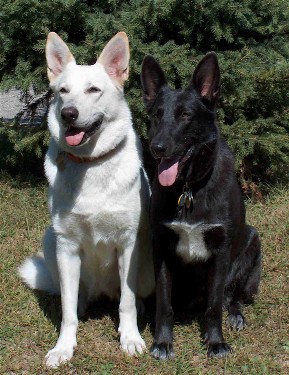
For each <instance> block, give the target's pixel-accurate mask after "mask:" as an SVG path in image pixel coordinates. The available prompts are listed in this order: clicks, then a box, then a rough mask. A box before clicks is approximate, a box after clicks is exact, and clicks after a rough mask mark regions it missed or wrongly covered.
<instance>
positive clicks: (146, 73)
mask: <svg viewBox="0 0 289 375" xmlns="http://www.w3.org/2000/svg"><path fill="white" fill-rule="evenodd" d="M166 84H167V81H166V77H165V74H164V72H163V70H162V68H161V67H160V65H159V64H158V63H157V61H156V60H155V59H154V58H153V56H151V55H147V56H145V57H144V59H143V63H142V69H141V85H142V90H143V100H144V104H145V106H146V107H147V108H148V107H149V106H150V104H151V103H152V102H153V101H154V100H155V98H156V96H157V94H158V92H159V91H160V89H161V87H162V86H164V85H166Z"/></svg>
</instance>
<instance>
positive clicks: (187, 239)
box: [165, 221, 221, 263]
mask: <svg viewBox="0 0 289 375" xmlns="http://www.w3.org/2000/svg"><path fill="white" fill-rule="evenodd" d="M165 225H166V226H167V227H168V228H170V229H172V230H173V231H174V232H175V233H176V234H178V235H179V242H178V244H177V248H176V252H177V254H178V255H179V256H181V257H182V259H183V261H184V262H186V263H190V262H205V261H206V260H208V259H209V258H210V256H211V252H210V250H208V249H207V246H206V243H205V240H204V233H205V232H206V231H208V230H210V229H212V228H214V227H218V226H221V225H220V224H204V223H197V224H193V225H192V224H188V223H185V222H180V221H173V222H171V223H166V224H165Z"/></svg>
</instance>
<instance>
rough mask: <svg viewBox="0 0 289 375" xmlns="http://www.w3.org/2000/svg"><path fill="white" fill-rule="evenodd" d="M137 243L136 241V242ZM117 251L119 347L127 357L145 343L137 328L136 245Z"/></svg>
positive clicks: (137, 351)
mask: <svg viewBox="0 0 289 375" xmlns="http://www.w3.org/2000/svg"><path fill="white" fill-rule="evenodd" d="M137 242H138V241H137ZM137 242H136V243H135V244H130V245H129V246H127V247H126V248H125V249H121V250H119V251H118V265H119V276H120V283H121V286H120V287H121V296H120V304H119V328H118V332H119V334H120V345H121V348H122V350H123V351H125V352H126V353H128V354H129V355H136V354H137V353H140V354H141V353H142V352H143V351H144V350H145V342H144V341H143V339H142V338H141V335H140V333H139V331H138V327H137V311H136V287H137V272H138V243H137Z"/></svg>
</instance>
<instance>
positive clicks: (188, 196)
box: [185, 190, 193, 209]
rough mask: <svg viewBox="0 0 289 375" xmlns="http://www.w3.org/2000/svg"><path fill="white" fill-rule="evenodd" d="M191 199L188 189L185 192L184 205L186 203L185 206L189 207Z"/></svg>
mask: <svg viewBox="0 0 289 375" xmlns="http://www.w3.org/2000/svg"><path fill="white" fill-rule="evenodd" d="M192 201H193V195H192V192H191V191H190V190H189V191H186V192H185V205H186V208H187V209H189V208H190V206H191V203H192Z"/></svg>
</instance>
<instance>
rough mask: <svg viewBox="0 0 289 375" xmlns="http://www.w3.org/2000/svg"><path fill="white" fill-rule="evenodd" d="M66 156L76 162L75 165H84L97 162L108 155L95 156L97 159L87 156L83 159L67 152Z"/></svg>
mask: <svg viewBox="0 0 289 375" xmlns="http://www.w3.org/2000/svg"><path fill="white" fill-rule="evenodd" d="M66 155H67V157H68V159H70V160H72V161H74V162H75V163H78V164H82V163H90V162H92V161H96V160H98V159H101V158H103V157H104V156H106V155H107V154H104V155H100V156H95V157H88V156H87V157H86V156H83V157H81V156H75V155H73V154H70V153H69V152H66Z"/></svg>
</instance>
